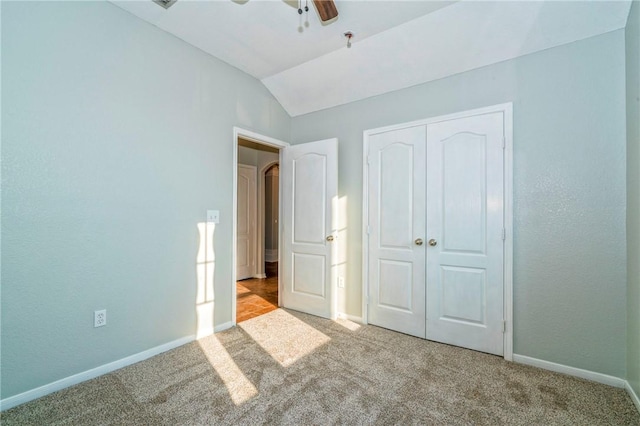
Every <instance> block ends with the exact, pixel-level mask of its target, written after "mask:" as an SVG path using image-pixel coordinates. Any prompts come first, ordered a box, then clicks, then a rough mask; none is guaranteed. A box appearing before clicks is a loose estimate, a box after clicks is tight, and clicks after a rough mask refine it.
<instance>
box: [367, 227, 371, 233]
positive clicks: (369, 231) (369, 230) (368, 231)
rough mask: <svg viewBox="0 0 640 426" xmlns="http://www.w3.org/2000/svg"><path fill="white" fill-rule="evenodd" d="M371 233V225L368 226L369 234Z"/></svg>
mask: <svg viewBox="0 0 640 426" xmlns="http://www.w3.org/2000/svg"><path fill="white" fill-rule="evenodd" d="M369 234H371V227H370V226H367V235H369Z"/></svg>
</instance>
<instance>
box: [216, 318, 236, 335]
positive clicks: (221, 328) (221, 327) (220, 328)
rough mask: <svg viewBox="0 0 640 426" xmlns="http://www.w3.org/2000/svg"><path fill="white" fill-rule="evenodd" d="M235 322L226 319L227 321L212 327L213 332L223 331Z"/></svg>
mask: <svg viewBox="0 0 640 426" xmlns="http://www.w3.org/2000/svg"><path fill="white" fill-rule="evenodd" d="M234 325H235V324H234V323H233V321H228V322H224V323H222V324H218V325H216V326H215V327H214V328H213V332H214V333H219V332H221V331H225V330H228V329H230V328H231V327H233V326H234Z"/></svg>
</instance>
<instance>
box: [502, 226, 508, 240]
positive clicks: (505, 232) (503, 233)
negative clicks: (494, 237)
mask: <svg viewBox="0 0 640 426" xmlns="http://www.w3.org/2000/svg"><path fill="white" fill-rule="evenodd" d="M506 239H507V230H506V229H504V228H502V241H504V240H506Z"/></svg>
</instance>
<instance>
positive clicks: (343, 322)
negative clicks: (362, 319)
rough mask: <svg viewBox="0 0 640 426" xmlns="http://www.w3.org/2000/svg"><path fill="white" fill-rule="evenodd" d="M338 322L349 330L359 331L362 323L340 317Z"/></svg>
mask: <svg viewBox="0 0 640 426" xmlns="http://www.w3.org/2000/svg"><path fill="white" fill-rule="evenodd" d="M335 323H336V324H338V325H341V326H343V327H344V328H346V329H347V330H351V331H357V330H359V329H360V327H361V325H360V324H358V323H355V322H353V321H349V320H348V319H346V318H338V319H337V320H336V321H335Z"/></svg>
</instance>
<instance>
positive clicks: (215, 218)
mask: <svg viewBox="0 0 640 426" xmlns="http://www.w3.org/2000/svg"><path fill="white" fill-rule="evenodd" d="M207 222H213V223H220V210H207Z"/></svg>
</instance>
